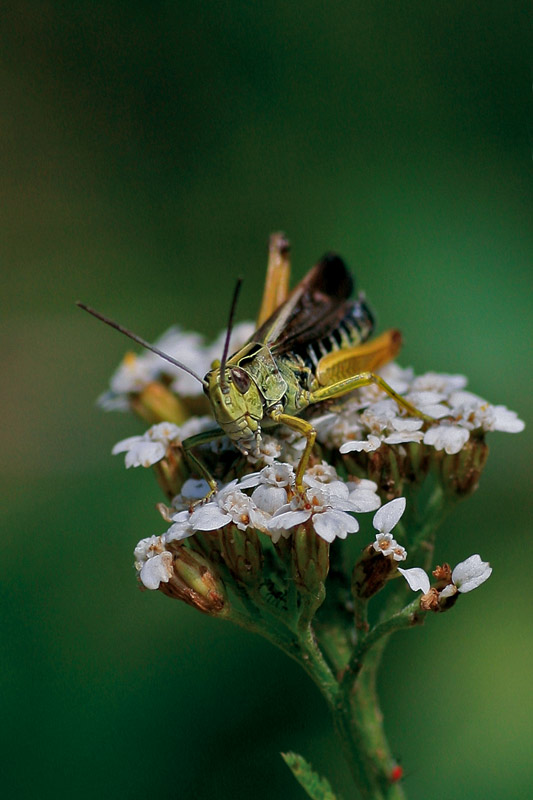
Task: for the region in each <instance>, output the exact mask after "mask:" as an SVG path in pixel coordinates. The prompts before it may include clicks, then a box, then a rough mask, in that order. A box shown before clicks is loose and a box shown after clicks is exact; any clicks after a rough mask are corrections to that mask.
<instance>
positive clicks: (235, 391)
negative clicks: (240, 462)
mask: <svg viewBox="0 0 533 800" xmlns="http://www.w3.org/2000/svg"><path fill="white" fill-rule="evenodd" d="M222 370H224V374H223V375H222ZM204 386H205V388H204V391H205V393H206V395H207V397H208V398H209V402H210V403H211V407H212V409H213V415H214V417H215V419H216V421H217V422H218V424H219V425H220V427H221V428H222V430H223V431H224V433H225V434H226V436H228V437H229V438H230V439H231V440H232V441H233V442H234V443H235V445H236V446H237V447H238V448H239V449H240V450H242V451H243V452H244V453H248V452H256V451H257V448H258V446H259V442H260V440H261V436H260V434H261V427H260V422H261V420H262V418H263V398H262V395H261V393H260V391H259V389H258V387H257V384H256V382H255V381H254V379H253V378H252V377H251V376H250V374H249V373H248V372H247V371H246V370H244V369H243V368H242V367H239V366H235V365H233V366H232V365H231V362H230V363H227V364H225V365H224V366H223V367H222V368H221V367H220V366H215V367H214V368H213V369H211V370H210V371H209V372H208V373H207V375H206V376H205V384H204Z"/></svg>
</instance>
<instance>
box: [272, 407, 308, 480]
mask: <svg viewBox="0 0 533 800" xmlns="http://www.w3.org/2000/svg"><path fill="white" fill-rule="evenodd" d="M270 417H271V419H273V420H274V422H277V423H279V424H283V425H286V426H287V427H288V428H292V429H293V431H297V432H298V433H301V434H303V436H305V438H306V439H307V441H306V444H305V450H304V451H303V453H302V457H301V458H300V462H299V464H298V466H297V468H296V480H295V484H296V491H297V492H298V494H300V495H303V494H304V492H305V489H304V485H303V477H304V473H305V470H306V469H307V465H308V463H309V458H310V456H311V452H312V450H313V445H314V443H315V439H316V430H315V429H314V428H313V426H312V425H311V423H310V422H307V420H305V419H300V417H293V416H291V415H290V414H284V413H283V411H282V409H281V408H273V409H272V411H271V412H270Z"/></svg>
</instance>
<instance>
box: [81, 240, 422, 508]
mask: <svg viewBox="0 0 533 800" xmlns="http://www.w3.org/2000/svg"><path fill="white" fill-rule="evenodd" d="M289 252H290V246H289V242H288V241H287V239H286V238H285V236H284V235H283V234H281V233H276V234H273V235H272V236H271V237H270V246H269V259H268V267H267V277H266V281H265V288H264V291H263V299H262V303H261V308H260V312H259V316H258V320H257V330H256V331H255V333H254V334H253V335H252V336H251V337H250V339H249V340H248V341H247V342H246V344H245V345H244V346H243V347H242V348H241V349H240V350H238V351H237V352H236V353H234V354H233V355H231V356H230V357H228V346H229V337H230V333H231V324H232V319H233V313H234V310H235V304H236V299H237V294H238V291H239V286H240V283H238V284H237V288H236V290H235V293H234V298H233V303H232V307H231V312H230V322H229V325H228V330H227V335H226V341H225V346H224V351H223V354H222V358H221V360H220V361H215V362H213V364H212V368H211V369H210V371H209V372H208V373H207V375H205V377H204V378H201V377H200V376H199V375H196V373H195V372H194V371H193V370H191V369H190V368H189V367H187V366H186V365H184V364H182V363H181V362H178V361H176V360H175V359H173V358H172V357H170V356H168V355H166V354H165V353H163V352H161V351H160V350H158V349H157V348H156V347H154V346H153V345H151V344H149V343H148V342H146V341H145V340H144V339H141V338H140V337H139V336H137V335H136V334H134V333H132V332H131V331H129V330H127V329H126V328H123V327H122V326H121V325H118V324H117V323H116V322H113V321H112V320H110V319H108V318H106V317H104V316H103V315H102V314H100V313H99V312H97V311H94V309H91V308H89V307H87V306H85V305H83V304H82V303H78V305H79V306H80V307H81V308H83V309H84V310H86V311H88V312H89V313H91V314H93V315H94V316H96V317H97V318H99V319H101V320H102V321H103V322H106V323H107V324H108V325H111V326H112V327H114V328H116V329H117V330H119V331H120V332H121V333H124V334H125V335H127V336H129V337H130V338H132V339H133V340H134V341H136V342H138V343H139V344H141V345H143V347H147V348H148V349H150V350H152V351H153V352H155V353H157V354H158V355H160V356H161V357H162V358H165V359H166V360H168V361H170V362H171V363H173V364H175V365H176V366H178V367H180V368H181V369H184V370H186V371H187V372H189V373H190V374H191V375H193V376H194V377H195V378H197V380H199V381H200V382H201V383H202V385H203V388H204V392H205V394H206V395H207V398H208V399H209V402H210V404H211V408H212V411H213V416H214V417H215V420H216V422H217V423H218V425H219V427H218V428H215V429H213V430H208V431H205V432H204V433H200V434H198V435H196V436H191V437H190V438H188V439H185V440H184V441H183V442H182V448H183V451H184V454H185V456H186V458H187V459H188V461H189V463H190V464H191V466H192V467H193V469H197V470H198V471H199V473H200V474H201V475H202V476H203V477H204V478H205V480H206V481H207V483H208V485H209V492H208V494H207V495H206V497H205V498H203V500H207V499H208V498H209V497H211V495H213V494H214V493H215V492H216V491H217V485H216V482H215V480H214V478H213V476H212V475H211V474H210V473H209V471H208V470H207V468H206V467H205V465H204V464H203V463H202V462H201V460H200V459H199V458H198V457H197V456H196V455H195V454H194V453H193V449H194V448H195V447H197V446H199V445H201V444H205V443H207V442H210V441H213V440H215V439H218V438H220V437H222V436H227V437H228V438H229V439H231V441H232V442H233V443H234V444H235V446H236V447H237V448H238V449H239V450H240V451H241V452H242V453H244V454H245V455H249V454H253V455H255V456H257V455H259V446H260V443H261V431H262V430H263V429H264V428H265V429H266V428H270V427H273V426H276V425H286V426H287V427H289V428H291V429H292V430H294V431H297V432H299V433H300V434H302V435H303V436H304V437H305V439H306V444H305V448H304V450H303V453H302V456H301V458H300V461H299V464H298V466H297V468H296V473H295V488H296V491H297V492H298V493H299V494H300V495H303V494H304V485H303V476H304V473H305V470H306V468H307V465H308V463H309V459H310V456H311V453H312V450H313V445H314V443H315V439H316V430H315V429H314V427H313V425H312V423H311V422H309V421H308V420H306V419H303V418H302V417H301V416H300V415H301V413H302V412H303V411H304V410H305V409H306V408H308V407H309V406H311V405H314V404H316V403H321V402H323V401H324V400H331V399H333V398H336V397H341V396H342V395H345V394H347V393H348V392H351V391H353V390H354V389H358V388H360V387H362V386H368V385H370V384H376V385H377V386H379V388H380V389H382V390H383V391H384V392H386V394H388V395H389V396H390V397H392V398H394V400H395V401H396V403H397V404H398V405H399V406H400V407H401V408H403V409H405V410H406V411H407V412H409V414H411V415H414V416H418V417H421V418H423V419H424V420H427V421H430V420H431V418H430V417H427V416H426V415H424V414H422V412H420V411H419V410H418V409H417V408H415V407H414V406H413V405H412V404H411V403H409V402H408V401H407V400H405V399H404V398H403V397H401V396H400V395H399V394H397V392H395V391H394V389H393V388H392V387H391V386H389V385H388V384H387V383H386V382H385V381H384V380H383V379H382V378H381V377H380V376H379V375H377V374H376V373H375V370H376V369H378V368H379V367H380V366H382V365H383V364H385V363H387V362H388V361H390V360H391V359H393V358H394V357H395V356H396V354H397V353H398V351H399V349H400V345H401V334H400V332H399V331H397V330H389V331H386V332H385V333H383V334H382V335H381V336H379V337H378V338H376V339H374V340H371V341H367V340H368V339H369V337H370V336H371V334H372V331H373V328H374V318H373V316H372V312H371V311H370V309H369V307H368V305H367V303H366V301H365V298H364V296H363V295H360V296H359V297H358V298H357V299H356V300H350V299H349V298H350V295H351V293H352V289H353V281H352V278H351V276H350V273H349V272H348V270H347V268H346V266H345V264H344V262H343V261H342V259H341V258H340V257H339V256H338V255H335V254H334V253H328V254H326V255H325V256H324V257H323V258H322V259H321V260H320V261H319V262H318V263H317V264H316V265H315V266H314V267H313V268H312V269H311V270H310V272H309V273H308V274H307V275H306V276H305V277H304V278H303V279H302V280H301V281H300V283H299V284H298V285H297V286H296V287H295V288H294V289H293V290H292V292H289V277H290V259H289ZM202 502H203V501H202Z"/></svg>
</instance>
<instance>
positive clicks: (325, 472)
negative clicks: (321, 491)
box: [303, 461, 339, 487]
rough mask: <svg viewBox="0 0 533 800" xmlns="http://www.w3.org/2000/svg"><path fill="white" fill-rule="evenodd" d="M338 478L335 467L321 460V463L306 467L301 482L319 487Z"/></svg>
mask: <svg viewBox="0 0 533 800" xmlns="http://www.w3.org/2000/svg"><path fill="white" fill-rule="evenodd" d="M338 480H339V476H338V475H337V470H336V469H335V467H332V466H331V465H330V464H327V463H326V462H325V461H322V463H321V464H315V466H314V467H310V469H307V470H306V471H305V475H304V477H303V482H304V483H305V484H306V485H307V486H314V487H320V486H322V485H323V484H325V483H332V482H333V481H338Z"/></svg>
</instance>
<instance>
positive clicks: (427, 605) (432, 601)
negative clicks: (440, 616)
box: [420, 587, 440, 611]
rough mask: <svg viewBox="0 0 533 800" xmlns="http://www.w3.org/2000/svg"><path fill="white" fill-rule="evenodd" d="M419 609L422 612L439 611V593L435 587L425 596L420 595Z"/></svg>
mask: <svg viewBox="0 0 533 800" xmlns="http://www.w3.org/2000/svg"><path fill="white" fill-rule="evenodd" d="M420 608H421V609H422V611H440V609H439V592H438V590H437V589H435V587H432V588H431V589H430V590H429V592H428V593H427V594H423V595H422V597H421V598H420Z"/></svg>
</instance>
